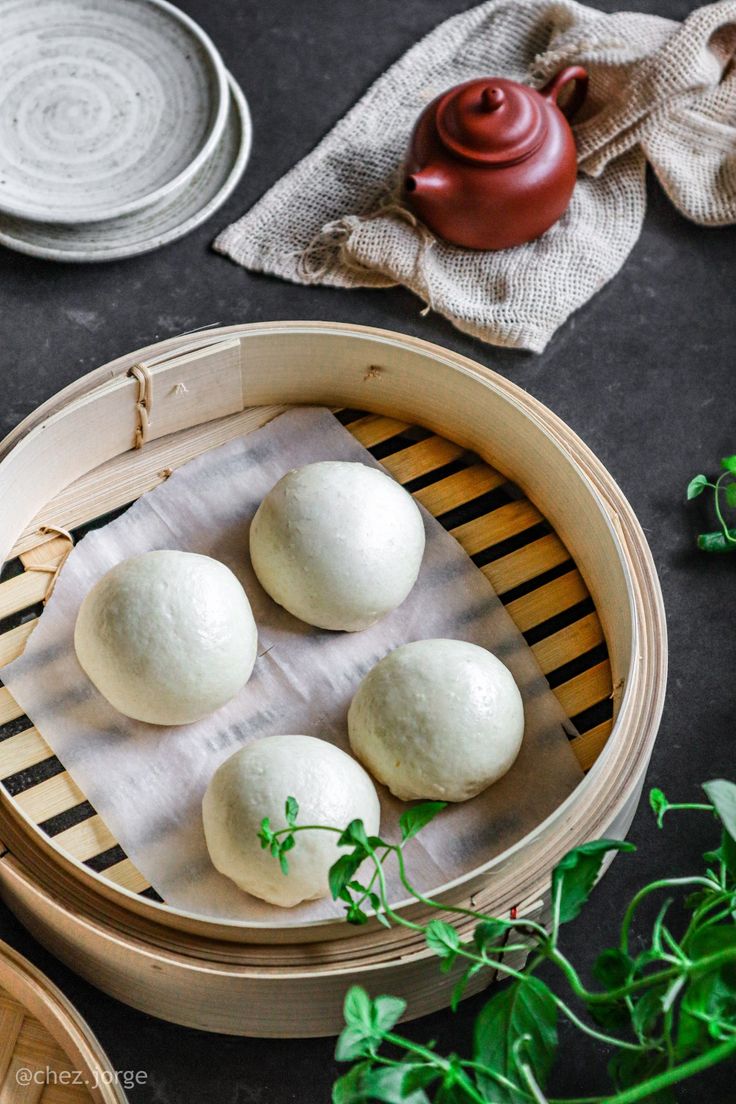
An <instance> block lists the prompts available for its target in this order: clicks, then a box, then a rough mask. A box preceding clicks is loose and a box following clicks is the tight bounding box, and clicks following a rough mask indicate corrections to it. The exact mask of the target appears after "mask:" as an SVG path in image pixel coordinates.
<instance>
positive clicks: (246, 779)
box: [202, 736, 381, 908]
mask: <svg viewBox="0 0 736 1104" xmlns="http://www.w3.org/2000/svg"><path fill="white" fill-rule="evenodd" d="M288 797H295V798H296V800H297V802H298V805H299V815H298V819H297V823H298V824H304V825H307V824H323V825H326V826H331V827H336V828H345V827H347V825H348V824H349V823H350V821H352V820H355V819H356V818H358V819H360V820H362V821H363V823H364V824H365V828H366V831H367V833H368V835H369V836H370V835H376V834H377V832H378V829H379V824H380V819H381V809H380V805H379V802H378V795H377V794H376V788H375V786H374V785H373V782H372V781H371V779H370V778H369V777H368V775H367V774H366V772H365V771H364V770H363V768H362V767H361V765H360V763H356V761H355V760H354V759H353V758H352V757H351V756H350V755H347V754H346V753H345V752H344V751H341V750H340V748H338V747H335V746H334V744H330V743H328V742H327V741H326V740H319V739H317V738H316V737H314V736H266V737H264V738H263V739H262V740H256V741H255V742H254V743H251V744H248V745H246V746H245V747H243V748H241V749H240V750H239V751H236V752H235V754H234V755H231V756H230V758H229V759H226V760H225V762H224V763H223V764H222V765H221V766H220V767H219V768H218V769H217V771H216V772H215V774H214V775H213V777H212V780H211V781H210V784H209V786H208V787H207V792H206V793H205V796H204V801H203V804H202V816H203V820H204V831H205V838H206V840H207V848H208V850H209V853H210V857H211V859H212V862H213V863H214V865H215V867H216V868H217V869H218V870H219V871H220V873H221V874H224V875H225V876H226V877H228V878H230V879H231V880H232V881H233V882H235V884H236V885H237V886H239V887H240V889H242V890H245V892H246V893H251V894H253V896H255V897H260V898H262V900H264V901H269V902H270V903H271V904H274V905H281V906H283V907H284V908H291V907H293V906H294V905H298V904H300V903H301V902H302V901H313V900H317V899H318V898H320V897H326V896H328V895H329V892H330V890H329V884H328V873H329V869H330V867H331V866H332V865H333V864H334V863H335V862H336V861H337V859H338V858H339V857H340V855H341V854H345V850H344V848H340V847H338V846H337V835H336V834H335V833H333V832H321V831H319V830H318V829H315V830H314V831H305V832H298V833H297V834H296V846H295V847H294V848H293V849H292V850H291V851H289V852H288V853H287V858H288V863H289V871H288V874H283V872H282V871H281V867H280V866H279V863H278V860H277V859H275V858H274V857H273V856H272V855H271V854H270V852H269V851H268V850H267V849H266V850H264V849H263V848H262V847H261V844H260V840H259V839H258V831H259V829H260V825H261V821H262V820H263V818H264V817H268V818H269V821H270V824H271V828H272V829H274V830H278V829H280V828H284V827H286V816H285V805H286V799H287V798H288Z"/></svg>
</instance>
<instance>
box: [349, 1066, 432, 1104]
mask: <svg viewBox="0 0 736 1104" xmlns="http://www.w3.org/2000/svg"><path fill="white" fill-rule="evenodd" d="M407 1072H408V1070H407V1068H406V1066H405V1065H404V1064H403V1063H402V1064H401V1065H399V1066H381V1067H378V1068H374V1069H371V1070H369V1071H368V1072H367V1073H365V1074H364V1075H363V1079H362V1085H361V1088H362V1090H363V1096H362V1098H361V1099H362V1100H366V1101H368V1100H371V1101H373V1100H376V1101H380V1102H381V1104H428V1101H427V1095H426V1093H425V1092H424V1091H423V1090H422V1089H421V1088H418V1089H412V1090H410V1091H409V1092H408V1093H407V1091H406V1077H407Z"/></svg>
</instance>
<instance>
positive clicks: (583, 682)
mask: <svg viewBox="0 0 736 1104" xmlns="http://www.w3.org/2000/svg"><path fill="white" fill-rule="evenodd" d="M612 692H613V686H612V684H611V668H610V665H609V664H608V662H604V663H598V664H596V666H595V667H591V668H590V670H589V671H584V672H583V673H582V674H581V675H576V676H575V678H572V679H570V681H569V682H563V683H562V685H561V686H557V687H555V694H556V695H557V698H558V699H559V702H560V704H561V706H562V708H563V709H564V710H565V712H566V713H567V715H568V717H575V716H577V714H578V713H583V712H584V711H585V710H586V709H590V707H591V706H593V705H596V704H597V703H598V702H599V701H604V700H605V699H606V698H609V697H610V696H611V694H612Z"/></svg>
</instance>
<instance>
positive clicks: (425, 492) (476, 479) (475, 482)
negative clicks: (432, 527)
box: [350, 425, 504, 517]
mask: <svg viewBox="0 0 736 1104" xmlns="http://www.w3.org/2000/svg"><path fill="white" fill-rule="evenodd" d="M352 428H353V427H352V425H351V426H350V429H351V432H352ZM503 482H504V478H503V476H502V475H499V474H498V472H496V471H494V470H493V468H489V467H488V465H487V464H471V465H470V467H468V468H464V469H463V470H462V471H459V472H455V473H454V474H453V475H446V476H445V478H444V479H440V480H438V481H437V482H436V483H430V484H429V486H428V487H422V488H421V490H418V491H414V498H415V499H416V500H417V502H421V504H422V506H424V507H425V509H427V510H429V512H430V514H434V516H435V517H439V516H440V515H441V514H446V513H448V512H449V511H450V510H456V509H457V508H458V507H459V506H464V505H466V503H468V502H472V501H473V499H474V498H480V496H481V495H483V494H487V492H488V491H493V490H495V488H496V487H500V486H501V484H502V483H503Z"/></svg>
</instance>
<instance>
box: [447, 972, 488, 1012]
mask: <svg viewBox="0 0 736 1104" xmlns="http://www.w3.org/2000/svg"><path fill="white" fill-rule="evenodd" d="M482 969H483V966H481V964H480V962H471V963H470V965H469V966H468V968H467V970H463V972H462V974H461V976H460V978H459V979H458V981H457V982H456V984H455V986H454V988H453V990H452V994H451V996H450V1008H451V1010H452V1011H453V1012H457V1009H458V1005H459V1004H460V1001H461V1000H462V999H463V995H464V993H465V989H466V987H467V984H468V982H469V981H470V979H471V978H472V977H475V975H476V974H477V973H478V972H479V971H480V970H482Z"/></svg>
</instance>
